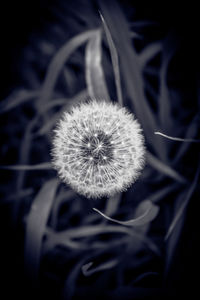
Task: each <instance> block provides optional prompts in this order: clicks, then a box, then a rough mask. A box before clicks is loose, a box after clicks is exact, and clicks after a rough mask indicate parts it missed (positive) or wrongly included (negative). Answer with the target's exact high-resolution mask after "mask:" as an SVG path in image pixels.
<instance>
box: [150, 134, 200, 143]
mask: <svg viewBox="0 0 200 300" xmlns="http://www.w3.org/2000/svg"><path fill="white" fill-rule="evenodd" d="M154 134H156V135H161V136H163V137H165V138H167V139H169V140H172V141H177V142H186V143H200V140H195V139H184V138H179V137H175V136H170V135H166V134H164V133H162V132H159V131H155V132H154Z"/></svg>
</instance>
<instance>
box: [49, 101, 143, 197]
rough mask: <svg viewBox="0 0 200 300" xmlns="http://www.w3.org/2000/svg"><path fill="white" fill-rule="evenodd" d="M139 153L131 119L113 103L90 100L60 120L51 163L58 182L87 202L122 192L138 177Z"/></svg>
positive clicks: (135, 126)
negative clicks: (86, 198) (69, 187)
mask: <svg viewBox="0 0 200 300" xmlns="http://www.w3.org/2000/svg"><path fill="white" fill-rule="evenodd" d="M108 120H109V121H108ZM144 153H145V148H144V138H143V135H142V129H141V127H140V125H139V123H138V121H137V120H136V119H135V117H134V115H133V114H131V113H129V112H128V111H127V110H126V109H125V108H121V107H120V106H118V105H117V104H113V103H107V102H103V101H101V102H97V101H95V100H93V101H91V102H89V103H86V104H81V105H80V106H77V107H74V108H72V110H71V112H66V113H65V114H64V116H63V118H62V120H60V121H59V123H58V125H57V128H56V130H55V136H54V139H53V149H52V157H53V159H52V162H53V166H54V167H55V169H56V170H57V171H58V175H59V176H60V178H61V180H62V181H63V182H65V183H66V184H69V185H70V186H71V187H72V188H73V189H74V190H76V191H77V192H78V193H80V194H82V195H84V196H86V197H88V198H100V197H104V196H111V195H113V194H115V193H117V192H120V191H125V190H126V189H127V188H128V187H129V186H130V185H131V184H132V183H133V182H134V181H135V180H136V179H137V178H138V176H139V175H140V172H141V170H142V168H143V167H144Z"/></svg>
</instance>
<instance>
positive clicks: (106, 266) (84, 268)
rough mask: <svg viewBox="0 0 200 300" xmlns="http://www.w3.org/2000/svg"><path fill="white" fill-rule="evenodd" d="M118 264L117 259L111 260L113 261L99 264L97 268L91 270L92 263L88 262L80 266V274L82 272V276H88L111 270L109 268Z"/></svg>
mask: <svg viewBox="0 0 200 300" xmlns="http://www.w3.org/2000/svg"><path fill="white" fill-rule="evenodd" d="M118 263H119V261H118V260H117V259H113V260H110V261H107V262H104V263H102V264H100V265H99V266H98V267H95V268H91V266H92V265H93V262H89V263H87V264H85V265H83V266H82V272H83V275H85V276H90V275H92V274H95V273H97V272H99V271H103V270H108V269H111V268H113V267H115V266H116V265H117V264H118Z"/></svg>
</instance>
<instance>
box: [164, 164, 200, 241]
mask: <svg viewBox="0 0 200 300" xmlns="http://www.w3.org/2000/svg"><path fill="white" fill-rule="evenodd" d="M199 173H200V167H198V170H197V172H196V175H195V178H194V180H193V182H192V184H191V186H190V188H189V189H188V192H187V194H186V197H185V199H184V201H183V202H182V204H181V207H180V208H179V210H178V211H177V213H176V214H175V216H174V218H173V220H172V222H171V225H170V226H169V229H168V231H167V234H166V236H165V241H167V240H168V239H169V237H170V236H171V234H172V233H173V231H174V229H175V227H176V225H177V223H178V221H179V220H180V218H181V217H182V216H183V214H184V212H185V209H186V208H187V205H188V203H189V201H190V199H191V197H192V194H193V192H194V190H195V188H196V185H197V183H198V180H199Z"/></svg>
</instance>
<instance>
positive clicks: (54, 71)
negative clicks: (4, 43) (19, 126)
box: [39, 29, 99, 105]
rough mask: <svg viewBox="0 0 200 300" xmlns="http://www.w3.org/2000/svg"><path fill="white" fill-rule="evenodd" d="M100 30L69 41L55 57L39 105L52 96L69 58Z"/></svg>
mask: <svg viewBox="0 0 200 300" xmlns="http://www.w3.org/2000/svg"><path fill="white" fill-rule="evenodd" d="M98 30H99V29H98ZM98 30H88V31H86V32H83V33H80V34H79V35H76V36H75V37H73V38H72V39H70V40H69V41H67V42H66V43H65V44H64V45H63V46H62V47H61V49H60V50H59V51H58V52H57V53H56V55H55V56H54V57H53V59H52V61H51V62H50V64H49V67H48V70H47V74H46V77H45V80H44V83H43V86H42V92H41V97H40V99H39V103H40V105H41V102H45V101H47V100H48V99H49V98H51V96H52V92H53V90H54V87H55V84H56V81H57V79H58V76H59V74H60V72H61V70H62V68H63V67H64V64H65V63H66V61H67V59H68V58H69V56H70V55H71V54H72V53H73V52H74V51H75V50H76V49H77V48H78V47H80V46H81V45H82V44H84V43H85V42H86V41H88V39H90V38H92V37H93V36H95V35H96V33H97V31H98Z"/></svg>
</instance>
